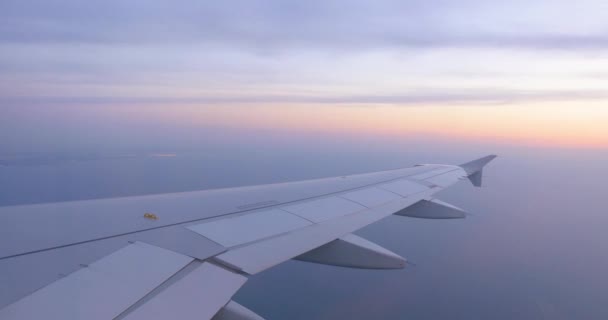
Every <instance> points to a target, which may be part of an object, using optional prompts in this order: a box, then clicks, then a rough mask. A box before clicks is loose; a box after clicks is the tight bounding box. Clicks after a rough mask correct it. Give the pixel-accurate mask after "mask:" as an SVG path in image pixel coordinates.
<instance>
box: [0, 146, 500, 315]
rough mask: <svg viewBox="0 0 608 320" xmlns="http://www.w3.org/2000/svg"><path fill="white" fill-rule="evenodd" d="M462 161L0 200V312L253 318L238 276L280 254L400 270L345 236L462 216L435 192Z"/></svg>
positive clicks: (468, 168)
mask: <svg viewBox="0 0 608 320" xmlns="http://www.w3.org/2000/svg"><path fill="white" fill-rule="evenodd" d="M494 157H495V156H487V157H484V158H481V159H478V160H475V161H472V162H469V163H466V164H463V165H461V166H451V165H418V166H415V167H411V168H405V169H397V170H390V171H382V172H376V173H369V174H361V175H352V176H343V177H335V178H327V179H318V180H309V181H301V182H291V183H281V184H272V185H263V186H254V187H243V188H232V189H221V190H206V191H197V192H186V193H175V194H164V195H150V196H139V197H127V198H115V199H101V200H89V201H75V202H63V203H51V204H38V205H25V206H10V207H0V284H1V287H0V288H1V289H0V320H4V319H6V320H9V319H10V320H13V319H15V320H16V319H65V320H70V319H167V318H172V319H190V318H193V317H196V318H197V319H211V318H213V319H261V318H260V317H259V316H258V315H256V314H255V313H254V312H252V311H251V310H249V309H247V308H245V307H243V306H241V305H239V304H238V303H236V302H234V301H231V298H232V296H233V295H234V293H236V292H237V291H238V289H239V288H240V287H241V286H242V285H243V284H244V283H245V282H246V281H247V276H249V275H253V274H256V273H259V272H262V271H264V270H266V269H268V268H270V267H272V266H275V265H277V264H279V263H282V262H284V261H286V260H289V259H298V260H302V261H309V262H314V263H321V264H328V265H337V266H343V267H353V268H367V269H387V268H388V269H390V268H403V267H404V266H405V264H406V263H405V259H403V258H402V257H400V256H398V255H396V254H395V253H393V252H391V251H389V250H387V249H385V248H382V247H380V246H378V245H376V244H374V243H371V242H369V241H367V240H365V239H362V238H360V237H358V236H355V235H353V234H352V232H354V231H356V230H358V229H360V228H362V227H365V226H367V225H369V224H371V223H373V222H375V221H378V220H380V219H382V218H385V217H387V216H389V215H392V214H397V215H400V216H406V217H415V218H430V219H446V218H463V217H464V216H465V213H464V211H463V210H462V209H459V208H456V207H454V206H452V205H449V204H446V203H444V202H441V201H439V200H437V199H434V198H433V195H434V194H435V193H437V192H438V191H440V190H442V189H444V188H446V187H448V186H450V185H452V184H454V183H456V182H458V181H459V180H462V179H464V178H467V177H468V178H469V179H470V180H471V182H472V183H473V184H474V185H476V186H480V185H481V174H482V169H483V167H484V166H485V165H486V164H487V163H488V162H490V161H491V160H492V159H494Z"/></svg>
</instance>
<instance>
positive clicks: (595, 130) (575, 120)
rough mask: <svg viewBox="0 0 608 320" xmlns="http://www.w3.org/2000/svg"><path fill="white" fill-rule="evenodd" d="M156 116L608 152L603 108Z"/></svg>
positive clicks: (271, 108)
mask: <svg viewBox="0 0 608 320" xmlns="http://www.w3.org/2000/svg"><path fill="white" fill-rule="evenodd" d="M152 109H154V108H152ZM148 110H150V109H148ZM156 110H157V111H158V112H157V113H156V112H153V113H154V114H156V115H158V116H162V118H163V119H164V120H168V121H175V122H180V123H189V124H191V125H213V126H218V127H227V128H235V129H265V130H278V131H297V132H317V133H318V132H322V133H325V132H326V133H338V134H339V133H342V134H349V135H382V136H392V137H406V136H412V135H421V134H422V135H429V136H442V137H455V138H461V139H466V140H473V141H486V142H487V141H490V142H499V143H500V142H502V143H517V144H525V145H539V146H567V147H584V148H608V106H601V103H600V102H594V103H586V104H585V106H578V105H573V103H562V104H559V103H551V105H547V104H527V105H523V104H522V105H483V106H419V107H412V106H391V105H375V106H371V105H357V106H355V105H337V106H330V105H289V106H285V105H272V104H271V105H266V106H259V105H251V104H243V105H238V106H226V105H222V106H212V107H209V106H179V107H176V108H175V109H174V110H175V111H174V112H171V115H170V116H168V115H167V112H166V109H164V112H161V111H159V110H161V109H156Z"/></svg>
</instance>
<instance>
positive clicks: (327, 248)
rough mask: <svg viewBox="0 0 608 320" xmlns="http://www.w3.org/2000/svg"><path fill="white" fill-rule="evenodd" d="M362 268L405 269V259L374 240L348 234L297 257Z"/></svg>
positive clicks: (303, 259)
mask: <svg viewBox="0 0 608 320" xmlns="http://www.w3.org/2000/svg"><path fill="white" fill-rule="evenodd" d="M295 259H296V260H301V261H307V262H314V263H320V264H328V265H333V266H340V267H349V268H360V269H403V268H404V267H405V262H406V261H405V259H404V258H402V257H401V256H399V255H397V254H396V253H393V252H391V251H389V250H387V249H385V248H383V247H381V246H379V245H377V244H375V243H373V242H370V241H368V240H365V239H363V238H361V237H358V236H356V235H354V234H348V235H346V236H343V237H341V238H339V239H336V240H334V241H332V242H330V243H327V244H325V245H323V246H320V247H318V248H316V249H314V250H311V251H309V252H307V253H304V254H302V255H300V256H298V257H296V258H295Z"/></svg>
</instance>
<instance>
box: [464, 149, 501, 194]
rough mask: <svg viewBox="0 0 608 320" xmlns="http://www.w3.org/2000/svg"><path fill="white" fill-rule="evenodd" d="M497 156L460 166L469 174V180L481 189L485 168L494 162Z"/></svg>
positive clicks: (486, 157)
mask: <svg viewBox="0 0 608 320" xmlns="http://www.w3.org/2000/svg"><path fill="white" fill-rule="evenodd" d="M494 158H496V155H489V156H485V157H483V158H479V159H477V160H473V161H470V162H467V163H463V164H461V165H460V167H461V168H462V169H464V171H465V172H466V173H467V176H468V177H469V180H470V181H471V183H472V184H473V185H474V186H476V187H481V180H482V176H483V167H484V166H485V165H486V164H488V163H489V162H490V161H492V160H494Z"/></svg>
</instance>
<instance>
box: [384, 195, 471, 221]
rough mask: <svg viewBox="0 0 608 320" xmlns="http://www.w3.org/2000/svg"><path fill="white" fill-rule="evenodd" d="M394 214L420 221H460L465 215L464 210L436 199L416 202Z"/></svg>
mask: <svg viewBox="0 0 608 320" xmlns="http://www.w3.org/2000/svg"><path fill="white" fill-rule="evenodd" d="M395 214H396V215H398V216H403V217H412V218H422V219H461V218H464V217H466V215H467V214H466V212H465V211H464V210H462V209H460V208H458V207H456V206H453V205H451V204H449V203H447V202H443V201H440V200H437V199H433V200H421V201H418V202H417V203H415V204H414V205H412V206H409V207H407V208H405V209H403V210H401V211H399V212H396V213H395Z"/></svg>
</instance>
